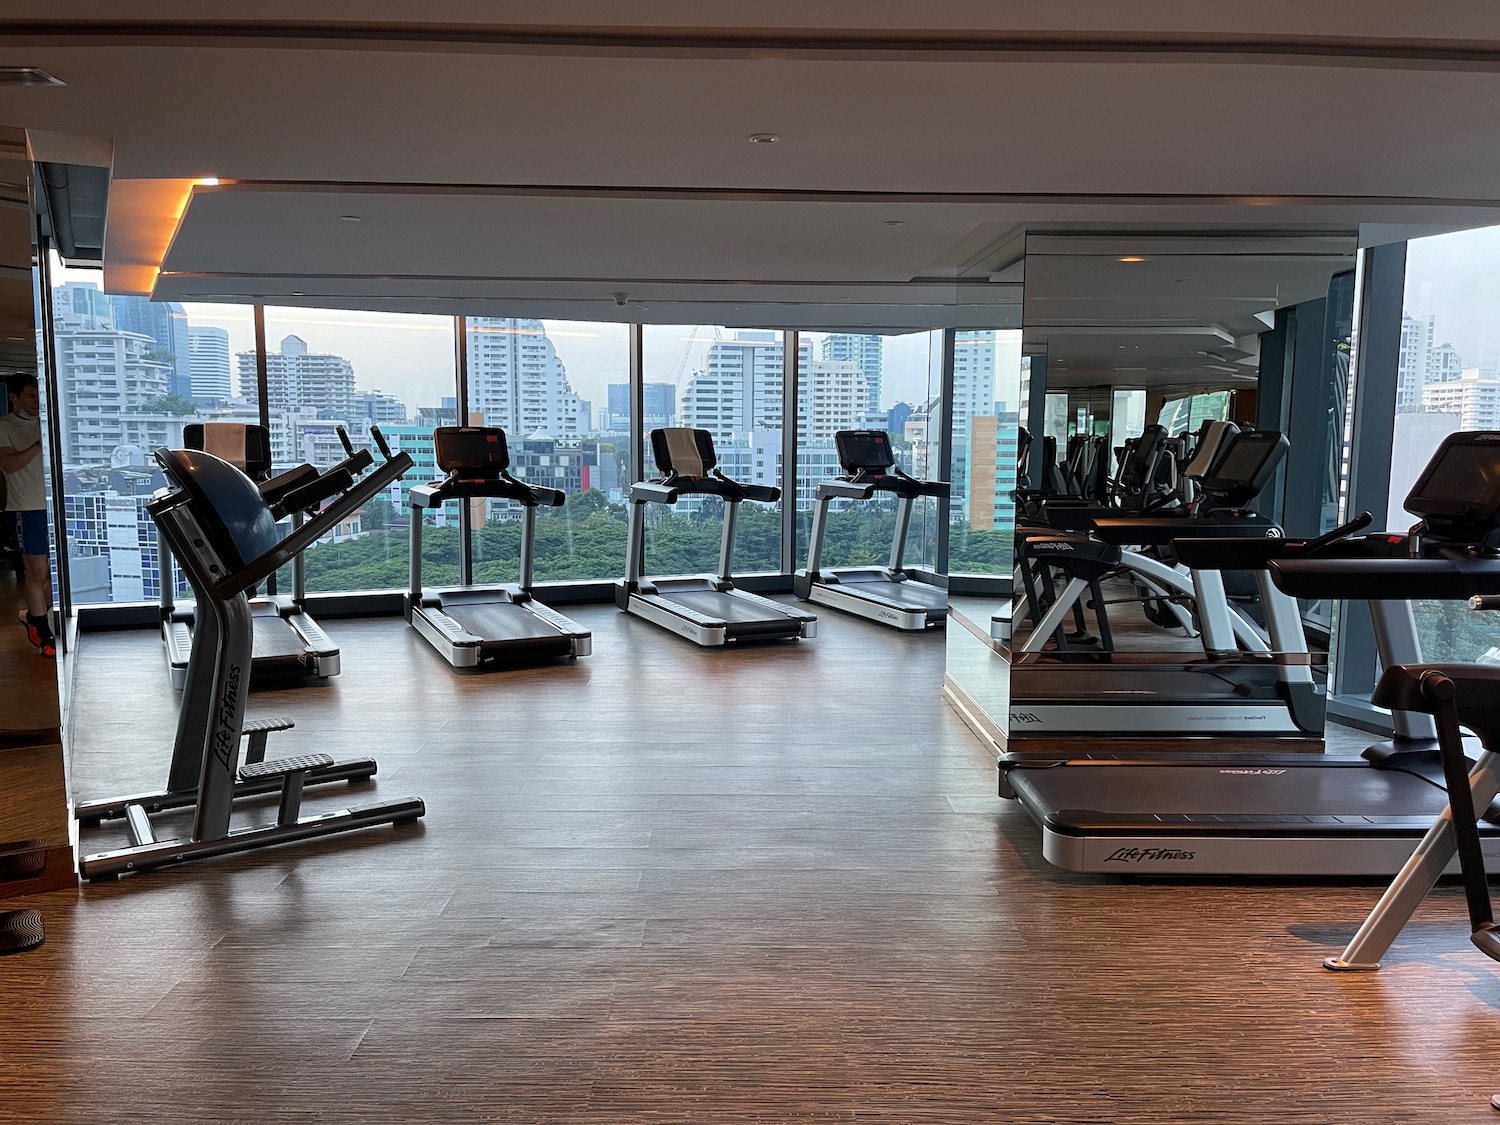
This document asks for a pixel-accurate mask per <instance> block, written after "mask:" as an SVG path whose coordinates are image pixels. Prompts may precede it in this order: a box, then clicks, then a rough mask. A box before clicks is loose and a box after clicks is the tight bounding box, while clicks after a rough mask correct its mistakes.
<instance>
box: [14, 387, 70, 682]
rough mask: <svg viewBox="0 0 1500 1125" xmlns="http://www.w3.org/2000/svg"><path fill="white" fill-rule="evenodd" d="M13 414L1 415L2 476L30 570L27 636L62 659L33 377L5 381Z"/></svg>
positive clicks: (25, 617)
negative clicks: (52, 619) (53, 620)
mask: <svg viewBox="0 0 1500 1125" xmlns="http://www.w3.org/2000/svg"><path fill="white" fill-rule="evenodd" d="M6 391H7V393H8V395H9V398H10V413H9V414H6V415H5V416H3V417H0V472H3V473H4V474H5V484H6V503H5V518H6V519H9V520H12V521H14V522H15V525H16V539H17V540H18V541H19V542H20V544H21V559H22V565H23V567H24V568H25V569H24V573H25V579H24V581H25V587H26V612H25V613H24V614H23V615H22V617H21V624H23V625H25V626H26V637H27V639H28V640H30V641H31V643H32V644H33V645H35V646H36V649H37V651H38V652H40V653H41V654H42V655H43V656H56V655H57V642H56V638H54V637H53V635H52V626H51V624H50V623H49V622H48V619H47V615H48V613H49V612H50V611H51V609H52V566H51V562H50V560H49V558H48V551H47V493H46V489H45V488H44V487H43V485H42V422H41V417H40V413H41V401H40V399H39V398H38V395H37V384H36V377H35V376H34V375H12V376H11V377H10V378H9V379H7V380H6Z"/></svg>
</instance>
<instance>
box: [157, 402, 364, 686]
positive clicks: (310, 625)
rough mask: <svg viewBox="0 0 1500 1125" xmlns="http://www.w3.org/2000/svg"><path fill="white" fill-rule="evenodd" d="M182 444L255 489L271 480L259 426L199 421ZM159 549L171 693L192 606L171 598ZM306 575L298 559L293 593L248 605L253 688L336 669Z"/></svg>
mask: <svg viewBox="0 0 1500 1125" xmlns="http://www.w3.org/2000/svg"><path fill="white" fill-rule="evenodd" d="M183 445H184V447H185V448H187V449H193V450H202V451H204V452H207V453H212V454H214V455H215V456H217V457H221V458H223V459H224V460H226V461H228V462H229V463H230V464H231V465H233V466H234V467H235V468H237V469H239V470H240V471H241V472H243V473H244V474H245V475H246V476H248V477H249V478H250V479H251V480H253V481H255V482H256V484H259V485H265V484H266V483H267V482H268V481H270V479H271V437H270V432H269V431H268V430H267V429H266V428H265V427H264V426H258V425H250V424H242V423H235V422H204V423H201V424H199V423H194V424H191V425H188V426H185V427H183ZM160 549H161V575H162V582H161V614H162V623H161V629H162V641H163V643H165V645H166V649H167V669H168V672H169V674H170V676H171V680H172V688H173V690H174V691H181V690H182V688H183V685H184V684H185V683H186V682H187V669H188V661H189V660H191V659H192V655H193V624H194V621H195V620H196V616H197V607H196V606H195V605H194V604H193V603H191V602H189V603H187V604H185V605H178V604H177V603H176V598H175V596H174V593H175V592H174V590H173V580H172V573H173V569H172V559H171V555H170V553H169V552H168V550H167V546H166V544H165V543H162V544H160ZM305 597H306V571H305V566H304V562H303V557H302V555H300V554H299V555H298V556H297V557H296V559H295V561H294V562H293V565H292V593H291V595H290V596H288V595H286V594H271V593H268V594H266V595H263V596H261V597H256V598H252V599H251V600H250V616H251V623H252V625H253V626H254V630H255V634H254V638H255V639H254V643H253V647H252V652H251V659H250V684H251V686H252V687H256V686H259V685H261V684H264V683H267V682H271V681H277V682H280V681H294V680H296V679H298V678H302V677H307V678H316V679H327V678H328V677H330V676H337V675H338V674H339V670H340V663H341V661H340V655H339V647H338V645H336V644H334V642H333V640H332V639H331V638H330V637H329V636H328V634H327V633H325V632H324V631H323V629H322V628H321V626H319V625H318V623H317V622H316V621H314V620H313V618H312V615H311V614H310V613H308V612H307V611H306V610H305V609H304V608H303V599H304V598H305Z"/></svg>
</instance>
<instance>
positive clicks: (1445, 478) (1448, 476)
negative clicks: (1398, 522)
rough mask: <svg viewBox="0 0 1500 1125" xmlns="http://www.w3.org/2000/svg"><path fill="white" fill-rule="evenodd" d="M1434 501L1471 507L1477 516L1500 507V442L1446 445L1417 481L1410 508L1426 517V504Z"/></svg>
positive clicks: (1413, 489)
mask: <svg viewBox="0 0 1500 1125" xmlns="http://www.w3.org/2000/svg"><path fill="white" fill-rule="evenodd" d="M1433 500H1435V501H1439V502H1448V503H1460V504H1468V505H1471V506H1472V507H1473V508H1474V509H1475V510H1476V511H1475V514H1476V515H1479V514H1481V513H1484V512H1493V511H1494V510H1495V509H1496V508H1497V507H1500V441H1487V442H1482V443H1472V442H1454V443H1452V444H1450V445H1445V446H1444V447H1443V449H1442V450H1441V452H1440V455H1439V456H1438V457H1437V459H1435V460H1434V461H1433V462H1432V463H1431V464H1429V465H1428V467H1427V469H1426V471H1425V472H1423V474H1422V476H1421V477H1420V478H1419V479H1418V480H1417V483H1416V485H1415V486H1414V487H1413V488H1412V490H1411V495H1409V496H1408V497H1407V498H1406V504H1407V508H1408V510H1410V511H1414V512H1417V513H1418V514H1422V513H1421V512H1420V511H1419V509H1420V507H1421V504H1422V502H1423V501H1433ZM1413 504H1415V505H1417V507H1416V508H1413V507H1412V505H1413Z"/></svg>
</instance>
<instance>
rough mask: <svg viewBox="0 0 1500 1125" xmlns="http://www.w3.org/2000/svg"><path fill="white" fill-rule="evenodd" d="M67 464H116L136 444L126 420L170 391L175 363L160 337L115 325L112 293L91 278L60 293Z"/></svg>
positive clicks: (56, 305) (56, 295)
mask: <svg viewBox="0 0 1500 1125" xmlns="http://www.w3.org/2000/svg"><path fill="white" fill-rule="evenodd" d="M52 301H53V314H54V317H55V323H56V354H57V372H58V384H59V392H60V400H61V401H60V404H59V405H60V407H61V409H60V410H59V411H58V414H59V417H60V418H61V424H62V441H63V464H64V465H67V466H75V465H77V466H82V465H108V464H110V462H111V458H113V456H114V452H115V450H116V449H117V448H118V447H120V446H122V445H126V444H128V442H127V439H126V436H125V428H124V423H123V421H122V419H123V417H124V416H125V415H127V414H139V413H145V412H147V411H149V410H150V409H151V408H152V404H153V403H154V402H155V401H156V400H159V399H161V398H162V397H164V396H165V395H166V394H167V391H168V386H169V383H170V380H171V376H172V372H173V370H174V367H173V365H172V364H171V363H169V362H167V361H166V360H165V359H164V358H161V352H160V351H159V349H158V348H157V342H156V340H155V339H153V338H152V337H150V336H147V335H145V334H144V333H141V332H127V331H123V330H121V329H119V328H117V327H115V323H114V310H113V309H112V308H111V303H110V301H109V298H107V297H106V296H105V295H104V294H103V293H101V292H100V291H99V288H98V287H97V286H95V285H93V284H91V283H87V282H76V281H70V282H68V283H66V284H64V285H61V286H58V287H57V288H56V289H54V290H53V297H52Z"/></svg>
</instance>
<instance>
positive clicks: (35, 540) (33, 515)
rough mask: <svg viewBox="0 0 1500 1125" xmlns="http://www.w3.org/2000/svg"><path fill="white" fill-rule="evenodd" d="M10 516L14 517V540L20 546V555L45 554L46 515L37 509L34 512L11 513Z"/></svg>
mask: <svg viewBox="0 0 1500 1125" xmlns="http://www.w3.org/2000/svg"><path fill="white" fill-rule="evenodd" d="M11 515H12V516H14V517H15V524H16V540H17V541H18V542H19V543H20V544H21V553H22V554H23V555H45V554H47V550H48V538H47V513H46V512H43V511H41V510H40V509H39V510H37V511H34V512H12V513H11Z"/></svg>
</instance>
